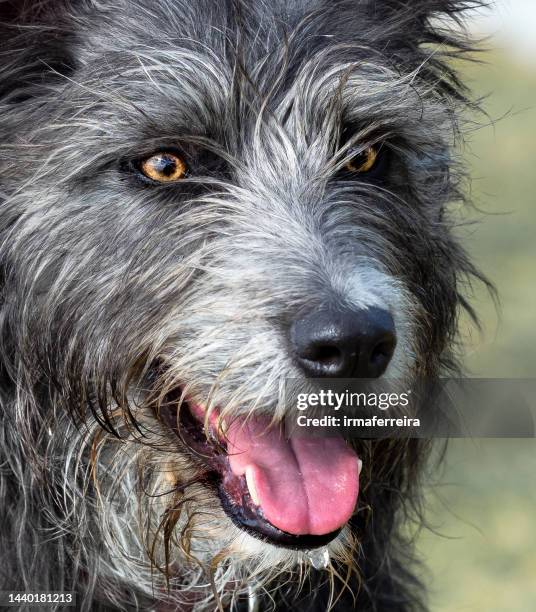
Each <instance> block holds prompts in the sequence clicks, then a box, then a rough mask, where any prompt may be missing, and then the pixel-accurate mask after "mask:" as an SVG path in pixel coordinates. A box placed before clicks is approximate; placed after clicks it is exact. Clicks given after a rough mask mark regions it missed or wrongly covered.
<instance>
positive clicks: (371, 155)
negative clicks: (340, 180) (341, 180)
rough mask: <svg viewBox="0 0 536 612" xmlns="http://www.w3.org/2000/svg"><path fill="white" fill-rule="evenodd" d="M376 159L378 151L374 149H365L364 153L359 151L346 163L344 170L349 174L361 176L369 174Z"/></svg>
mask: <svg viewBox="0 0 536 612" xmlns="http://www.w3.org/2000/svg"><path fill="white" fill-rule="evenodd" d="M377 159H378V150H377V149H376V148H375V147H367V148H366V149H365V150H364V151H359V153H356V154H355V155H354V156H353V157H351V158H350V160H349V161H348V162H346V165H345V168H346V170H349V171H350V172H356V173H360V174H363V173H365V172H370V170H372V168H374V165H375V164H376V161H377Z"/></svg>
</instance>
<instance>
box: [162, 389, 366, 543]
mask: <svg viewBox="0 0 536 612" xmlns="http://www.w3.org/2000/svg"><path fill="white" fill-rule="evenodd" d="M158 417H159V419H160V421H162V422H163V423H164V424H165V425H166V426H167V427H168V428H169V429H170V430H171V431H172V432H173V433H174V435H175V436H177V437H178V438H179V440H180V446H181V449H182V451H183V452H184V451H186V452H187V453H188V454H190V455H191V456H192V458H193V459H194V460H195V461H196V462H199V463H201V464H202V465H203V468H204V471H205V473H206V475H207V478H206V482H207V483H209V485H210V486H212V487H213V490H214V493H215V495H216V496H217V497H218V499H219V501H220V503H221V507H222V508H223V510H224V512H225V513H226V514H227V516H228V517H229V518H230V519H231V521H232V522H233V523H234V525H236V526H237V527H238V528H239V529H241V530H242V531H244V532H245V533H247V534H249V535H250V536H253V537H254V538H256V539H257V540H261V541H262V542H264V543H266V544H270V545H273V546H277V547H282V548H286V549H292V550H295V551H300V550H311V549H315V548H319V547H323V546H326V545H328V544H329V543H330V542H331V541H332V540H334V539H335V538H336V537H337V536H338V535H339V533H340V532H341V530H342V529H343V528H344V525H345V524H346V522H347V520H348V519H349V517H350V515H351V514H352V512H353V510H354V507H355V503H356V500H357V490H358V476H359V460H358V459H357V456H356V455H355V454H354V453H353V451H351V450H350V449H349V448H348V447H346V445H344V442H343V441H342V440H337V442H336V443H335V444H333V443H330V442H329V441H328V442H327V443H326V442H325V441H316V442H315V441H312V442H311V441H309V442H303V441H302V442H301V444H302V445H306V448H305V450H303V448H302V449H301V450H300V451H299V452H301V462H302V464H303V465H304V466H305V467H306V470H303V467H300V464H299V463H300V462H299V461H297V460H296V458H295V457H294V456H288V457H284V453H285V452H288V451H290V450H291V449H292V447H291V444H290V443H289V442H288V441H283V440H282V439H281V438H280V437H279V435H277V436H276V434H274V433H268V434H266V435H267V436H268V440H267V442H268V443H269V444H271V445H272V447H274V446H275V447H276V450H273V448H272V449H269V452H268V453H266V452H265V453H264V455H263V451H264V450H265V449H263V448H262V445H263V444H266V442H265V441H264V439H263V435H265V432H264V431H263V432H262V433H259V437H258V438H254V439H253V442H252V444H251V445H252V447H254V448H253V450H251V448H246V445H247V444H248V442H244V436H243V435H242V433H240V434H237V435H236V436H235V438H236V439H238V442H236V440H235V442H234V444H233V442H232V441H231V440H230V439H229V437H228V436H227V433H228V432H226V435H223V434H221V429H220V423H218V426H216V424H215V422H214V419H213V420H212V424H211V423H208V427H207V426H206V424H205V423H204V420H205V419H204V413H203V409H202V408H201V407H200V406H199V405H198V404H194V403H193V402H190V401H188V400H187V399H184V398H182V397H181V392H180V390H177V391H176V392H174V393H171V394H169V395H168V397H167V398H166V401H165V402H164V403H163V404H162V405H161V406H160V408H159V411H158ZM262 423H263V424H265V423H267V420H263V421H262ZM233 426H234V421H233V425H231V426H230V427H233ZM239 427H240V428H241V430H242V429H244V428H247V427H249V425H248V423H247V421H244V422H241V423H240V425H239ZM258 440H260V442H258ZM274 441H275V442H274ZM241 443H242V446H241ZM326 444H327V445H328V447H327V448H326ZM330 444H331V446H330ZM237 445H238V446H237ZM311 445H312V446H311ZM315 445H317V446H318V449H315ZM341 445H344V446H341ZM259 447H261V450H259ZM277 447H281V448H280V449H279V450H277ZM237 448H240V450H237ZM242 449H243V455H244V456H248V453H249V456H248V459H249V460H251V457H250V456H251V455H252V456H253V457H254V458H255V457H259V456H260V461H261V462H262V461H264V460H265V458H266V456H268V457H270V456H271V455H270V453H271V454H272V455H273V457H274V458H275V460H280V459H282V458H285V459H287V460H288V461H289V463H291V464H292V465H289V466H285V465H281V464H277V465H275V466H270V465H268V466H266V465H262V467H260V468H259V473H258V474H257V475H256V476H252V474H251V471H252V470H255V469H257V468H256V466H255V465H254V464H255V460H254V461H253V465H251V464H248V465H247V466H246V467H245V468H243V469H241V466H240V461H241V456H242ZM316 450H318V451H319V452H320V453H321V454H322V453H323V454H324V459H328V456H329V453H330V452H331V453H333V452H335V453H339V455H340V461H339V465H340V466H341V468H340V469H341V471H342V473H343V476H344V477H345V478H346V479H348V480H353V482H350V483H348V488H349V490H348V491H347V492H344V493H341V492H340V491H338V492H337V488H339V489H340V488H341V486H342V484H344V483H343V481H340V482H337V473H335V474H331V473H330V468H329V467H328V466H327V465H326V466H325V467H324V468H321V470H320V471H322V472H323V476H324V478H326V479H327V478H328V476H329V481H330V482H328V483H327V484H326V483H324V484H322V482H320V481H319V479H318V475H317V472H318V471H319V469H318V458H314V459H312V458H310V457H308V456H307V454H311V453H315V451H316ZM255 453H256V454H255ZM353 458H355V469H354V465H353V462H354V459H353ZM293 462H294V463H293ZM245 463H247V461H246V462H245ZM324 463H327V461H324ZM237 465H238V468H237ZM334 465H337V460H336V458H335V461H334ZM307 469H310V471H311V473H310V474H308V475H303V474H302V471H307ZM315 469H316V472H315ZM331 477H333V479H334V482H331ZM263 478H268V479H272V480H277V482H269V483H265V482H263V481H262V479H263ZM289 478H290V480H289V482H285V479H289ZM292 478H299V479H300V481H302V480H303V481H306V478H309V482H307V481H306V484H307V491H306V492H305V494H306V495H307V497H308V499H306V500H305V504H306V505H307V508H306V509H304V508H303V506H304V500H303V496H304V495H305V494H304V493H303V491H302V492H301V493H300V492H299V491H295V492H293V491H292V488H291V487H292V484H293V483H292ZM343 480H344V478H343ZM323 486H324V488H325V492H326V494H327V498H325V499H316V500H313V499H311V497H310V495H311V493H313V494H317V495H318V496H320V497H322V493H323V490H322V488H323ZM353 487H354V488H355V489H353ZM285 493H286V494H287V497H288V499H285V500H282V497H281V496H282V495H284V494H285ZM293 493H295V497H294V498H293ZM330 493H331V494H332V496H333V499H330V498H329V495H330ZM300 496H302V497H300ZM338 499H342V500H343V501H344V503H346V505H347V509H346V510H344V509H343V510H342V511H341V509H340V508H337V509H336V510H335V513H338V516H339V518H338V519H337V518H335V521H333V519H332V518H331V517H329V516H328V517H327V518H324V516H323V515H324V514H325V512H326V509H325V508H324V505H327V506H329V505H330V503H331V504H332V505H333V504H335V505H337V501H338ZM296 506H298V508H299V510H298V511H296V509H295V508H296ZM300 506H301V508H300ZM309 506H312V507H313V508H317V509H319V510H318V514H319V515H320V518H318V516H317V517H313V520H311V519H309V517H308V516H306V515H307V513H308V512H309V513H312V512H313V511H314V510H310V509H309ZM266 507H267V508H268V511H266V510H265V508H266ZM327 512H328V514H329V509H327ZM341 512H342V514H341ZM286 513H288V515H289V516H290V517H291V518H290V519H287V518H286ZM294 515H296V516H294ZM272 517H275V519H272ZM276 523H279V524H276ZM286 525H289V526H290V528H289V529H285V528H284V527H285V526H286Z"/></svg>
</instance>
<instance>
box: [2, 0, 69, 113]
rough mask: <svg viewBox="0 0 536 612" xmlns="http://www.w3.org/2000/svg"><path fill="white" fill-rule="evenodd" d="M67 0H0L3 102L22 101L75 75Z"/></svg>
mask: <svg viewBox="0 0 536 612" xmlns="http://www.w3.org/2000/svg"><path fill="white" fill-rule="evenodd" d="M68 4H69V2H66V1H65V0H0V51H1V52H0V101H1V102H2V103H4V104H10V103H13V102H21V101H24V100H27V99H28V98H33V97H35V96H38V95H39V93H40V91H45V89H46V85H47V83H49V82H50V80H55V79H58V78H61V76H62V75H68V74H70V73H71V72H72V70H73V68H74V66H73V60H72V57H71V54H70V53H69V47H70V42H71V39H72V32H71V31H70V28H69V27H68V21H67V15H68V10H67V9H68Z"/></svg>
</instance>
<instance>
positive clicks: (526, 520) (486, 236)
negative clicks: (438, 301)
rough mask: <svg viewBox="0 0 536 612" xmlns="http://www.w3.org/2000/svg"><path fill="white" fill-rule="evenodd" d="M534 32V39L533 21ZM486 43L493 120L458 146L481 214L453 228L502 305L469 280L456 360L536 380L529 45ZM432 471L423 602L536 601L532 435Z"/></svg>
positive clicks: (517, 607) (535, 448)
mask: <svg viewBox="0 0 536 612" xmlns="http://www.w3.org/2000/svg"><path fill="white" fill-rule="evenodd" d="M530 1H531V2H532V6H531V11H532V10H533V9H535V8H536V0H530ZM511 4H512V5H515V4H516V2H514V1H512V3H511ZM520 4H524V3H523V2H522V1H521V2H520ZM526 6H529V5H528V4H527V5H526ZM508 8H509V10H510V9H511V6H510V7H508ZM514 8H515V6H514ZM533 14H534V13H531V15H533ZM517 17H518V18H519V19H520V20H523V15H518V16H517ZM526 18H527V19H529V18H530V15H528V14H527V15H526ZM524 26H525V27H528V26H529V24H528V23H525V24H524ZM530 32H531V35H532V38H533V42H536V19H535V20H534V22H533V24H532V28H530ZM512 40H513V39H512ZM529 42H530V41H529ZM490 45H491V50H490V51H487V52H486V53H484V54H482V55H481V56H480V59H481V60H483V61H485V62H486V63H485V64H472V65H464V66H463V68H462V70H463V73H464V75H465V77H466V80H467V81H468V82H469V84H470V85H471V86H472V88H473V90H474V92H475V93H476V94H477V95H478V96H483V95H486V94H490V96H489V98H488V99H487V100H486V101H485V102H484V103H483V107H484V109H485V110H486V111H487V113H488V114H489V117H490V119H493V120H494V124H493V125H488V126H485V125H484V126H482V127H480V128H479V129H475V131H474V132H471V133H470V135H469V136H468V138H467V144H466V145H465V147H464V157H465V160H466V162H467V163H468V164H469V167H470V170H471V173H472V176H473V177H474V180H473V182H472V186H471V195H472V200H473V202H474V203H475V204H476V206H477V208H478V210H474V211H468V212H464V213H463V215H462V216H463V218H464V219H465V220H475V221H477V223H476V224H474V225H471V226H469V227H465V228H463V229H461V230H460V233H461V236H462V239H463V242H464V244H465V245H466V247H467V248H468V250H469V251H470V253H471V254H472V256H473V258H474V260H475V261H476V262H477V263H478V265H479V267H480V269H481V270H483V271H484V272H485V274H486V275H487V276H488V277H489V278H490V279H491V280H492V281H493V282H494V283H495V285H496V286H497V289H498V291H499V295H500V300H501V307H500V311H499V312H497V311H496V309H495V306H494V304H493V302H492V300H491V299H490V298H489V296H488V295H487V293H486V292H485V291H484V290H483V289H482V288H476V291H475V296H474V298H473V304H474V305H475V306H476V310H477V312H478V313H479V315H480V317H481V320H482V324H483V332H482V334H479V332H478V331H477V330H475V329H474V328H472V327H471V326H470V325H469V324H468V322H466V321H464V322H463V324H462V330H463V337H464V355H465V357H464V360H465V363H466V364H467V366H468V368H469V372H470V375H471V376H478V377H501V378H506V377H513V378H520V377H527V378H536V48H533V47H530V46H528V47H525V48H519V47H518V46H516V45H515V43H512V45H509V43H508V41H506V42H505V41H504V40H501V41H498V40H497V41H496V42H494V40H492V41H488V42H487V46H488V48H489V47H490ZM475 119H476V120H477V121H479V122H480V123H481V124H484V123H485V122H486V120H485V118H484V117H482V116H480V117H475ZM438 480H439V484H438V485H434V486H432V485H431V486H430V487H429V490H428V521H429V522H430V523H431V524H432V525H433V527H434V528H435V531H430V530H424V531H423V532H422V533H421V535H420V537H419V540H418V548H419V550H420V553H421V556H422V557H423V559H424V561H425V564H426V567H427V573H426V574H425V576H424V579H425V582H426V583H427V585H428V587H429V590H430V609H431V610H432V611H433V612H454V611H456V612H458V611H464V612H465V611H467V612H468V611H475V612H476V611H478V612H533V611H536V440H531V439H525V440H506V439H504V440H493V439H488V440H482V439H481V440H456V441H453V442H451V443H450V446H449V451H448V454H447V459H446V463H445V466H444V469H443V472H442V475H441V478H438Z"/></svg>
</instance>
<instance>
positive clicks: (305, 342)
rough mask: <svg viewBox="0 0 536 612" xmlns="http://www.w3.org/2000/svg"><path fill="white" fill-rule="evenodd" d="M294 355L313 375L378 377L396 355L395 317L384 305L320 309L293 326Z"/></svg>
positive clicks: (307, 372)
mask: <svg viewBox="0 0 536 612" xmlns="http://www.w3.org/2000/svg"><path fill="white" fill-rule="evenodd" d="M290 338H291V342H292V346H293V349H294V354H295V358H296V360H297V361H298V363H299V365H300V367H301V368H302V369H303V370H304V371H305V373H306V374H307V375H308V376H310V377H312V378H321V377H333V378H354V377H356V378H377V377H378V376H381V375H382V374H383V373H384V372H385V370H386V368H387V366H388V365H389V362H390V361H391V357H392V356H393V352H394V350H395V346H396V333H395V325H394V321H393V317H392V316H391V315H390V313H389V312H387V311H386V310H383V309H381V308H376V307H370V308H366V309H361V310H348V309H347V310H336V309H329V310H319V311H318V312H314V313H309V314H308V315H305V316H303V317H299V318H298V319H296V320H295V321H294V323H293V324H292V327H291V329H290Z"/></svg>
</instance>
